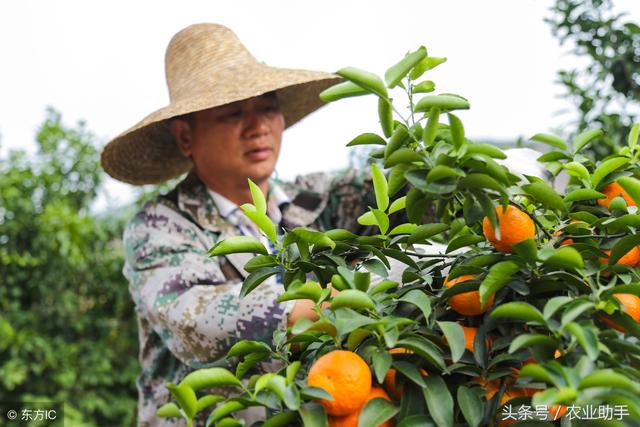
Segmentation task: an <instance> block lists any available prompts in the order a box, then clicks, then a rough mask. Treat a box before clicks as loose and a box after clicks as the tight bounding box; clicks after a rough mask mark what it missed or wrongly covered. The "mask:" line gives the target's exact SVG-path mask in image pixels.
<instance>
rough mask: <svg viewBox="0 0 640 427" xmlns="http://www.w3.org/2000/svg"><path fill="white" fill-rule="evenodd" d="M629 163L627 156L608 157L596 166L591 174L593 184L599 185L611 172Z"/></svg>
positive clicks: (595, 186) (594, 185)
mask: <svg viewBox="0 0 640 427" xmlns="http://www.w3.org/2000/svg"><path fill="white" fill-rule="evenodd" d="M627 163H629V159H628V158H626V157H614V158H611V159H607V160H605V161H604V162H602V164H601V165H600V166H598V167H597V168H596V170H595V171H594V172H593V175H592V176H591V185H592V186H593V187H594V188H597V187H598V184H600V182H602V180H603V179H604V178H606V177H607V175H609V174H610V173H611V172H614V171H616V170H618V169H620V168H621V167H622V166H624V165H626V164H627Z"/></svg>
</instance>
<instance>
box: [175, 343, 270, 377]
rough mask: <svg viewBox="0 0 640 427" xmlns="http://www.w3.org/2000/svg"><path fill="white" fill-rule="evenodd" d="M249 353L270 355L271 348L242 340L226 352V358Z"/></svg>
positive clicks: (264, 344) (263, 344)
mask: <svg viewBox="0 0 640 427" xmlns="http://www.w3.org/2000/svg"><path fill="white" fill-rule="evenodd" d="M251 353H271V348H270V347H269V346H268V345H267V344H266V343H263V342H262V341H250V340H242V341H239V342H237V343H235V344H234V345H232V346H231V348H230V349H229V351H228V352H227V357H239V356H245V355H247V354H251ZM196 372H197V371H196ZM186 378H188V376H187V377H186ZM186 378H185V379H186Z"/></svg>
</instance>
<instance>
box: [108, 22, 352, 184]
mask: <svg viewBox="0 0 640 427" xmlns="http://www.w3.org/2000/svg"><path fill="white" fill-rule="evenodd" d="M165 73H166V79H167V86H168V88H169V99H170V103H169V105H168V106H166V107H164V108H161V109H159V110H157V111H155V112H153V113H151V114H149V115H148V116H147V117H145V118H144V119H142V120H141V121H140V122H139V123H138V124H136V125H135V126H133V127H131V128H130V129H127V130H126V131H124V132H123V133H121V134H120V135H118V136H117V137H116V138H115V139H113V140H112V141H110V142H109V143H108V144H107V145H106V146H105V147H104V150H103V152H102V158H101V160H102V167H103V168H104V170H105V171H106V172H107V173H108V174H109V175H111V176H112V177H113V178H115V179H118V180H120V181H124V182H128V183H131V184H136V185H142V184H154V183H159V182H163V181H166V180H168V179H170V178H173V177H176V176H179V175H181V174H183V173H185V172H188V171H189V170H190V169H191V167H192V162H191V159H190V158H189V157H185V156H183V155H182V153H181V152H180V150H179V149H178V146H177V144H176V143H175V141H174V138H173V136H172V135H171V132H170V131H169V119H171V118H173V117H178V116H181V115H184V114H187V113H191V112H194V111H200V110H204V109H207V108H211V107H218V106H221V105H225V104H229V103H231V102H236V101H241V100H244V99H249V98H252V97H255V96H259V95H262V94H265V93H269V92H273V91H275V92H276V95H277V97H278V100H279V103H280V109H281V111H282V113H283V115H284V119H285V125H286V127H289V126H291V125H293V124H294V123H296V122H297V121H299V120H300V119H302V118H303V117H305V116H306V115H308V114H309V113H312V112H313V111H315V110H317V109H318V108H320V107H321V106H322V105H323V104H324V103H323V102H322V101H321V100H320V99H319V98H318V94H319V93H320V92H321V91H322V90H324V89H326V88H327V87H329V86H331V85H333V84H335V83H337V82H339V81H340V78H339V77H337V76H336V75H334V74H330V73H324V72H319V71H308V70H295V69H286V68H276V67H270V66H268V65H265V64H263V63H261V62H259V61H257V60H256V59H255V58H254V57H253V56H252V55H251V53H249V51H248V50H247V49H246V48H245V47H244V45H243V44H242V43H240V41H239V40H238V38H237V37H236V35H235V34H234V33H233V32H232V31H231V30H230V29H228V28H226V27H224V26H222V25H217V24H196V25H192V26H189V27H187V28H185V29H184V30H182V31H180V32H179V33H177V34H176V35H175V36H174V37H173V38H172V39H171V42H170V43H169V46H168V47H167V52H166V56H165Z"/></svg>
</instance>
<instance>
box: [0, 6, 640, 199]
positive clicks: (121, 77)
mask: <svg viewBox="0 0 640 427" xmlns="http://www.w3.org/2000/svg"><path fill="white" fill-rule="evenodd" d="M551 4H552V1H551V0H483V1H477V0H448V1H444V0H439V1H434V0H421V1H418V0H415V1H414V0H395V1H393V2H392V1H389V0H387V1H381V0H340V1H336V0H323V1H300V0H272V1H261V0H235V1H218V0H207V1H197V0H181V1H180V2H177V1H160V0H155V1H147V0H144V1H134V0H127V1H121V0H112V1H109V2H96V1H94V2H90V1H71V0H56V1H47V0H38V1H35V0H22V1H20V2H2V3H1V4H0V55H1V57H2V62H1V63H0V156H5V155H6V153H7V151H8V150H9V149H12V148H22V149H27V150H30V151H33V150H34V147H35V145H34V143H33V141H34V137H35V132H36V129H37V126H38V124H39V123H41V121H42V120H43V118H44V116H45V109H46V107H47V106H52V107H54V108H56V109H57V110H59V111H61V112H62V114H63V120H64V121H65V122H66V123H67V124H74V123H76V122H77V121H78V120H84V121H85V122H86V125H87V128H88V129H89V130H91V131H92V132H93V133H95V135H96V136H97V143H98V145H99V146H100V147H102V146H103V145H104V144H106V143H107V142H108V141H109V140H110V139H111V138H113V137H115V136H116V135H118V134H119V133H121V132H122V131H124V130H125V129H127V128H129V127H130V126H132V125H133V124H135V123H137V122H138V121H139V120H141V119H142V118H143V117H145V116H146V115H147V114H149V113H151V112H153V111H155V110H157V109H159V108H161V107H163V106H165V105H167V104H168V102H169V98H168V94H167V90H166V83H165V80H164V51H165V49H166V46H167V43H168V42H169V40H170V38H171V37H172V36H173V34H175V33H176V32H178V31H179V30H180V29H182V28H184V27H186V26H188V25H190V24H194V23H199V22H216V23H220V24H224V25H226V26H228V27H230V28H231V29H233V30H234V31H235V32H236V34H237V35H238V37H239V38H240V40H241V41H242V42H243V43H244V44H245V45H246V46H247V47H248V49H249V50H250V51H251V52H252V53H253V55H254V56H255V57H256V58H258V59H259V60H261V61H264V62H266V63H267V64H269V65H273V66H279V67H288V68H305V69H312V70H313V69H315V70H323V71H336V70H338V69H340V68H342V67H345V66H355V67H358V68H362V69H365V70H369V71H372V72H375V73H378V74H379V75H383V74H384V72H385V70H386V69H387V68H388V67H389V66H391V65H393V64H394V63H396V62H397V61H398V60H400V59H401V58H402V57H403V56H404V54H405V53H406V52H407V51H410V50H415V49H416V48H417V47H418V46H420V45H424V46H426V47H427V49H428V52H429V55H430V56H444V57H447V62H446V63H445V64H443V65H441V66H440V67H438V68H437V69H435V70H433V71H432V72H430V73H429V79H430V80H434V81H435V83H436V93H440V92H453V93H457V94H460V95H462V96H464V97H466V98H467V99H468V100H469V101H470V104H471V109H470V110H468V111H464V112H461V113H460V114H459V117H460V118H461V120H462V121H463V122H464V125H465V130H466V133H467V136H468V137H470V138H471V139H482V138H491V139H494V140H503V141H513V140H516V139H517V138H519V137H523V138H525V139H526V138H529V137H531V136H532V135H534V134H535V133H538V132H547V131H550V130H552V129H554V128H558V127H559V126H562V125H563V124H564V123H567V121H568V120H569V119H570V117H571V116H570V115H568V114H567V113H566V111H567V110H568V109H570V105H569V104H568V103H567V102H566V100H563V99H562V97H561V96H560V95H562V93H563V90H562V88H561V87H560V86H559V85H558V84H556V83H555V80H556V73H557V70H558V69H559V68H561V67H570V66H572V65H573V64H575V63H576V59H575V57H573V56H572V55H571V54H570V52H569V51H570V47H569V46H560V45H559V43H558V41H557V40H556V39H555V38H553V36H552V35H551V30H550V27H549V25H548V24H546V23H544V22H543V18H544V17H546V16H549V11H548V9H549V7H550V5H551ZM616 5H617V7H618V8H619V9H620V10H624V11H628V12H629V13H630V18H631V19H634V20H635V21H639V20H640V2H638V1H637V0H616ZM378 126H379V125H378V123H377V113H376V101H375V99H374V98H373V97H362V98H354V99H349V100H344V101H340V102H337V103H334V104H330V105H328V106H326V107H324V108H323V109H321V110H319V111H318V112H316V113H314V114H312V115H311V116H309V117H308V118H306V119H305V120H303V121H301V122H300V123H298V124H297V125H295V126H294V127H292V128H291V129H289V130H287V131H286V132H285V134H284V138H283V150H282V154H281V157H280V162H279V165H278V168H277V173H278V175H279V176H280V177H282V178H285V179H292V178H293V177H295V175H297V174H301V173H307V172H313V171H317V170H331V169H337V168H340V167H344V166H346V165H347V163H348V160H347V158H348V150H349V149H348V148H346V147H345V144H346V143H348V142H349V141H350V140H351V139H352V138H353V137H355V136H356V135H358V134H360V133H362V132H371V131H373V132H379V129H378ZM107 189H108V192H109V194H110V195H109V197H108V203H107V202H103V203H107V204H109V203H113V204H117V203H123V202H125V201H127V200H129V198H130V196H131V191H130V188H129V186H128V185H124V184H117V183H116V182H115V181H112V180H109V181H108V185H107Z"/></svg>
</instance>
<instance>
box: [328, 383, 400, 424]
mask: <svg viewBox="0 0 640 427" xmlns="http://www.w3.org/2000/svg"><path fill="white" fill-rule="evenodd" d="M376 397H381V398H383V399H387V400H389V401H391V399H390V398H389V395H388V394H387V393H386V392H385V391H384V390H383V389H382V388H381V387H372V388H371V391H370V392H369V395H368V396H367V399H366V400H365V402H364V403H363V404H362V405H361V406H360V408H358V409H357V410H355V411H353V412H351V413H350V414H347V415H344V416H341V417H329V427H358V417H359V416H360V412H362V408H364V405H366V404H367V402H368V401H370V400H371V399H375V398H376ZM393 424H394V423H393V419H391V420H387V421H385V422H384V423H382V424H377V426H378V427H393Z"/></svg>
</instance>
